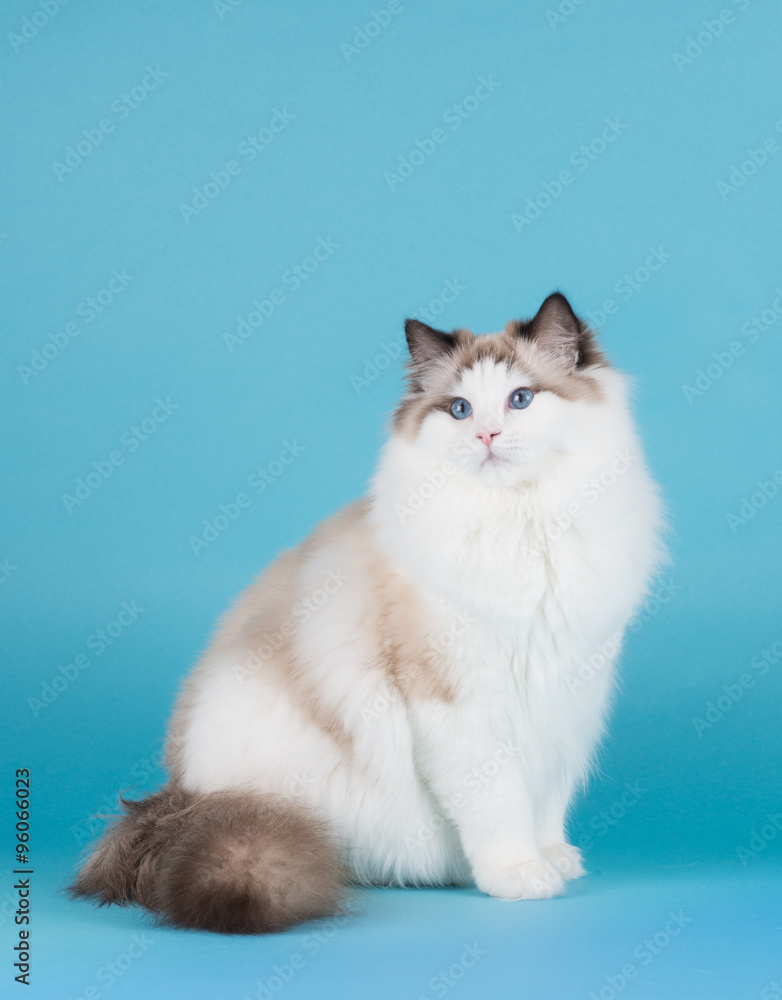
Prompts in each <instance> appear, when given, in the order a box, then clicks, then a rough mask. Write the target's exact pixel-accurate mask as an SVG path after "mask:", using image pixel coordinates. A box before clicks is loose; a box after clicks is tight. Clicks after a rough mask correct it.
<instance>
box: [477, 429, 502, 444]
mask: <svg viewBox="0 0 782 1000" xmlns="http://www.w3.org/2000/svg"><path fill="white" fill-rule="evenodd" d="M499 433H500V432H499V431H486V430H484V431H478V433H477V434H476V435H475V436H476V437H477V438H478V440H479V441H483V443H484V444H485V445H486V447H487V448H491V443H492V441H493V440H494V439H495V438H496V437H497V435H498V434H499Z"/></svg>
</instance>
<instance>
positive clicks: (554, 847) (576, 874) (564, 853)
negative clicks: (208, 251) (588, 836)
mask: <svg viewBox="0 0 782 1000" xmlns="http://www.w3.org/2000/svg"><path fill="white" fill-rule="evenodd" d="M543 854H544V856H545V858H546V860H547V861H548V862H549V863H550V864H552V865H553V866H554V867H555V868H556V869H557V871H558V872H559V873H560V875H561V876H562V878H563V879H565V880H566V881H570V880H571V879H574V878H581V876H582V875H586V869H585V868H584V865H583V858H582V857H581V851H579V849H578V848H577V847H573V846H572V845H571V844H565V843H564V842H560V843H558V844H549V845H548V846H547V847H544V848H543Z"/></svg>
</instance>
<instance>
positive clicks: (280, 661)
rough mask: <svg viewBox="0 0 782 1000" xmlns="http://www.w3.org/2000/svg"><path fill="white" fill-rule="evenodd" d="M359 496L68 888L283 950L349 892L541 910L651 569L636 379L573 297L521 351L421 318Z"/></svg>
mask: <svg viewBox="0 0 782 1000" xmlns="http://www.w3.org/2000/svg"><path fill="white" fill-rule="evenodd" d="M405 330H406V334H407V341H408V345H409V348H410V364H409V375H408V385H407V389H406V392H405V394H404V396H403V398H402V400H401V402H400V404H399V406H398V409H397V410H396V413H395V415H394V417H393V424H392V429H391V434H390V438H389V440H388V442H387V444H386V445H385V447H384V448H383V451H382V454H381V456H380V461H379V465H378V468H377V471H376V474H375V477H374V479H373V481H372V485H371V488H370V489H369V492H368V495H367V496H366V497H365V498H364V499H362V500H359V501H357V502H356V503H354V504H352V505H351V506H349V507H347V508H346V509H345V510H343V511H341V512H339V513H338V514H336V515H334V516H333V517H332V518H330V519H329V520H328V521H326V522H325V523H324V524H323V525H322V526H320V527H319V528H318V529H317V530H316V531H315V532H314V533H313V535H312V536H311V537H310V538H308V539H307V540H306V541H305V542H303V543H302V544H301V545H300V546H299V547H298V548H297V549H294V550H293V551H291V552H286V553H284V554H283V555H282V556H280V558H279V559H277V561H276V562H275V563H273V565H272V566H270V567H269V568H268V569H267V570H266V572H265V573H264V574H263V575H262V576H261V578H260V579H259V580H258V581H257V582H256V583H255V584H253V585H252V586H250V587H249V588H248V589H247V590H246V591H245V592H244V593H243V594H242V596H241V597H240V598H239V601H238V603H237V604H236V606H235V607H234V608H233V609H232V610H231V611H229V613H228V614H227V615H226V617H225V618H224V620H223V621H222V623H221V625H220V628H219V630H218V632H217V635H216V638H215V639H214V642H213V643H212V645H211V647H210V648H209V650H208V651H207V652H206V653H205V655H204V656H203V658H202V660H201V662H200V663H199V665H198V666H197V667H196V669H195V670H194V672H193V674H192V675H191V676H190V678H189V679H188V681H187V682H186V685H185V688H184V691H183V693H182V695H181V696H180V699H179V702H178V705H177V708H176V711H175V712H174V716H173V719H172V722H171V726H170V731H169V737H168V744H167V765H168V769H169V772H170V778H169V782H168V784H167V785H166V786H165V787H164V788H163V789H162V790H161V791H159V792H158V793H157V794H155V795H152V796H150V797H149V798H146V799H143V800H141V801H136V802H126V803H125V815H124V816H123V817H122V818H121V819H119V820H118V821H117V822H116V823H115V824H114V825H113V826H112V827H110V828H109V829H108V831H107V832H106V834H105V835H104V836H103V838H102V840H101V841H100V842H99V843H98V845H97V847H96V849H95V851H94V853H93V854H92V856H91V857H90V859H89V860H88V861H87V862H86V864H85V866H84V867H83V869H82V871H81V872H80V873H79V875H78V877H77V878H76V881H75V883H74V885H73V886H72V888H71V892H72V893H74V894H75V895H80V896H91V897H94V898H95V899H96V900H98V901H99V902H101V903H130V902H133V903H140V904H141V905H143V906H145V907H147V908H148V909H149V910H151V911H153V913H154V914H156V916H157V918H158V919H159V920H161V921H163V922H166V923H169V924H172V925H174V926H177V927H190V928H203V929H207V930H213V931H221V932H225V933H262V932H268V931H278V930H282V929H284V928H286V927H289V926H291V925H294V924H296V923H299V922H302V921H305V920H309V919H312V918H315V917H323V916H326V915H329V914H333V913H335V912H337V911H338V910H339V909H340V908H341V907H342V905H343V901H344V899H345V891H346V886H347V885H349V884H350V883H354V884H356V883H360V884H373V885H451V884H475V885H477V886H478V888H479V889H481V890H482V891H483V892H485V893H488V894H490V895H492V896H497V897H500V898H502V899H541V898H546V897H550V896H554V895H557V894H559V893H561V892H563V891H564V888H565V882H566V881H567V880H568V879H572V878H577V877H578V876H579V875H581V874H583V868H582V866H581V859H580V855H579V851H578V850H577V849H576V848H574V847H572V846H571V845H569V844H568V843H567V841H566V837H565V814H566V812H567V809H568V805H569V803H570V802H571V800H572V798H573V794H574V791H575V790H576V789H577V787H578V785H579V782H581V781H582V779H583V778H584V777H585V774H586V772H587V770H588V768H589V764H590V760H591V757H592V755H593V751H594V749H595V746H596V743H597V741H598V739H599V737H600V735H601V732H602V730H603V726H604V720H605V715H606V707H607V702H608V700H609V696H610V692H611V689H612V675H613V672H614V670H613V668H614V662H615V660H616V656H617V654H618V651H619V645H620V642H621V635H622V631H623V628H624V626H625V624H626V622H627V621H628V619H629V618H630V617H631V616H632V614H633V613H634V611H635V610H636V609H637V607H638V605H639V602H640V601H641V600H642V599H643V596H644V592H645V588H646V586H647V584H648V582H649V580H650V577H651V575H652V574H653V572H654V571H655V569H656V568H657V566H658V564H659V560H660V557H661V551H662V550H661V546H660V542H659V533H660V527H661V514H660V504H659V500H658V495H657V490H656V488H655V486H654V484H653V482H652V480H651V479H650V477H649V474H648V472H647V469H646V465H645V463H644V459H643V456H642V453H641V449H640V446H639V442H638V439H637V436H636V431H635V429H634V426H633V422H632V418H631V415H630V411H629V409H628V402H627V395H628V393H627V384H626V381H625V379H624V378H623V377H622V375H620V374H619V373H618V372H617V371H616V370H614V369H613V368H611V367H610V366H609V364H608V362H607V361H606V359H605V357H604V356H603V354H602V353H601V352H600V350H599V349H598V348H597V346H596V344H595V340H594V334H593V333H592V331H591V330H590V329H589V328H588V327H587V326H586V324H585V323H583V322H582V321H581V320H579V319H578V318H577V317H576V316H575V315H574V313H573V311H572V310H571V307H570V305H569V303H568V301H567V300H566V299H565V298H564V296H562V295H561V294H559V293H555V294H554V295H551V296H549V297H548V298H547V299H546V301H545V302H544V303H543V305H542V306H541V308H540V310H539V312H538V314H537V315H536V316H535V317H534V319H532V320H523V321H512V322H510V323H508V325H507V327H506V328H505V330H504V332H502V333H497V334H491V335H485V336H478V337H476V336H474V335H473V334H472V333H470V332H468V331H467V330H456V331H454V332H453V333H443V332H441V331H438V330H434V329H432V328H430V327H428V326H426V325H424V324H423V323H420V322H417V321H415V320H408V321H407V323H406V326H405Z"/></svg>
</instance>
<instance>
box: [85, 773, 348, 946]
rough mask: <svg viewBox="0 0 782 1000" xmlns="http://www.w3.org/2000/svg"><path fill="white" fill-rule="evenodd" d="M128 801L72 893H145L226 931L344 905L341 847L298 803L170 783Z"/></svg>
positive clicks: (192, 922)
mask: <svg viewBox="0 0 782 1000" xmlns="http://www.w3.org/2000/svg"><path fill="white" fill-rule="evenodd" d="M123 807H124V815H123V816H122V817H121V818H119V819H118V820H116V821H115V822H114V824H113V825H112V826H111V827H109V829H108V830H107V831H106V833H105V834H104V835H103V837H102V838H101V840H100V842H99V843H98V845H97V847H96V848H95V850H94V852H93V854H92V855H91V857H90V858H89V859H88V861H87V862H86V864H85V865H84V867H83V868H82V869H81V871H80V872H79V874H78V876H77V877H76V879H75V881H74V883H73V884H72V885H71V886H69V888H68V891H69V893H70V894H71V895H72V896H77V897H79V896H87V897H92V898H93V899H94V900H95V901H96V902H98V903H99V904H100V905H103V904H105V903H119V904H120V905H122V904H127V903H139V904H140V905H141V906H145V907H146V908H147V909H148V910H151V911H152V912H153V913H154V914H155V915H156V916H157V918H158V920H159V921H160V922H161V923H165V924H169V925H171V926H173V927H184V928H193V929H198V930H208V931H217V932H218V933H221V934H265V933H269V932H274V931H281V930H285V929H286V928H287V927H291V926H293V925H294V924H298V923H303V922H304V921H306V920H312V919H315V918H317V917H327V916H333V915H334V914H335V913H337V912H338V911H339V909H340V902H341V899H342V897H343V893H344V887H345V873H344V870H343V866H342V862H341V859H340V856H339V852H338V850H337V847H336V845H335V844H334V842H333V840H332V839H331V837H330V836H329V833H328V830H327V828H326V825H325V824H324V823H322V822H321V821H319V820H317V819H315V818H314V817H312V816H311V815H310V814H309V813H307V812H305V810H304V809H302V808H299V807H298V806H293V805H291V804H289V803H288V802H284V801H282V800H277V799H273V798H262V797H260V796H254V795H251V794H246V793H240V792H210V793H208V794H204V795H197V794H194V793H191V792H186V791H184V790H183V789H181V788H177V787H175V786H167V787H165V788H163V789H162V790H161V791H159V792H158V793H157V794H155V795H152V796H150V797H149V798H147V799H142V800H141V801H138V802H128V801H124V802H123Z"/></svg>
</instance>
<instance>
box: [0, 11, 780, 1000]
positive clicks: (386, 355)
mask: <svg viewBox="0 0 782 1000" xmlns="http://www.w3.org/2000/svg"><path fill="white" fill-rule="evenodd" d="M2 28H3V35H4V37H3V38H2V40H0V42H1V44H0V49H1V50H2V62H3V69H4V78H5V81H6V82H5V87H4V94H5V97H4V101H3V104H2V135H3V138H4V140H5V155H4V158H3V159H4V173H5V176H4V183H3V189H2V211H1V213H0V254H2V256H3V274H4V290H3V297H2V298H3V313H4V323H3V326H4V338H3V347H2V358H3V364H2V366H1V368H0V379H1V380H2V403H3V407H4V408H5V411H6V412H5V416H4V419H3V430H4V433H3V435H2V448H3V453H4V467H5V474H4V485H5V488H4V490H3V498H2V505H3V514H4V518H3V532H2V539H1V548H0V562H1V565H0V580H1V581H2V582H1V583H0V603H1V604H2V614H3V620H4V621H3V625H4V633H3V634H4V643H3V646H4V652H5V654H6V662H5V665H4V677H5V679H6V683H5V696H4V698H3V703H2V728H3V733H4V734H5V736H6V737H7V738H6V739H5V740H4V743H5V744H6V753H5V754H4V757H5V766H4V768H3V772H2V773H3V779H2V782H0V784H2V786H3V797H4V803H5V805H4V807H3V816H4V818H3V828H4V830H5V831H6V834H5V838H4V845H5V846H4V847H3V849H2V850H3V855H2V868H3V870H4V872H5V874H4V876H3V878H4V885H3V886H2V887H0V920H2V935H3V941H4V944H3V965H2V972H0V975H2V977H3V979H2V995H3V996H14V995H16V993H17V992H18V993H19V995H22V992H23V987H22V986H20V985H17V984H15V983H14V982H13V977H14V973H15V970H13V967H12V966H13V958H12V955H13V954H14V953H13V950H12V949H13V945H14V944H15V943H17V940H18V938H17V933H16V932H17V930H18V929H19V928H18V927H17V926H15V924H14V916H13V914H14V912H15V909H16V908H18V902H17V900H18V891H19V890H17V889H14V888H13V887H14V884H15V882H14V880H15V878H16V876H15V875H14V874H13V869H14V868H15V867H16V866H17V864H18V863H17V861H16V860H15V856H14V854H13V847H14V842H13V838H12V827H13V824H14V822H15V818H14V814H13V809H12V807H11V799H12V794H13V785H14V772H15V769H16V768H29V770H30V772H31V775H32V792H31V812H32V817H31V831H32V832H31V837H30V841H29V842H28V843H29V847H30V851H29V857H30V859H31V862H32V867H33V868H34V875H33V876H31V880H32V881H31V896H30V899H31V901H32V911H31V912H32V924H31V925H30V928H31V937H30V939H29V941H30V942H31V944H30V947H31V956H32V957H31V964H32V975H31V987H30V988H28V989H27V990H26V991H24V995H26V996H29V997H42V998H46V1000H50V998H52V997H55V996H58V997H63V998H65V997H72V998H74V1000H75V998H77V997H84V998H85V1000H96V998H97V997H109V998H112V1000H113V998H117V1000H119V998H121V997H150V998H151V997H155V998H157V997H164V996H174V995H177V996H188V997H191V998H196V997H205V998H207V997H208V998H209V1000H242V998H245V997H253V998H255V997H258V998H259V1000H265V998H266V997H267V996H272V995H274V996H277V995H282V996H284V997H285V998H286V1000H295V998H298V997H314V996H318V997H322V998H327V997H335V998H337V997H339V998H344V997H353V996H356V997H358V996H373V997H394V998H397V997H400V998H401V997H411V998H419V997H427V998H430V997H439V996H444V995H446V993H448V994H450V995H452V996H453V998H454V1000H457V998H468V997H469V998H486V997H488V998H492V1000H501V998H506V997H508V998H510V997H524V998H549V997H550V998H557V1000H559V998H563V997H568V998H570V997H585V998H586V997H593V996H597V997H600V998H601V1000H612V998H613V997H614V996H615V995H618V994H619V993H623V992H624V993H625V994H626V996H627V997H637V998H639V1000H640V998H644V997H657V996H665V997H687V998H689V997H694V996H697V997H730V998H733V1000H735V998H737V997H747V998H749V997H757V996H761V997H764V1000H768V998H771V997H779V996H782V986H778V988H777V987H775V986H773V985H772V984H773V983H774V982H776V981H777V980H782V948H780V925H781V924H782V921H781V920H780V889H782V877H780V876H781V874H782V869H781V867H780V856H781V854H780V850H779V844H780V841H781V840H782V835H781V833H782V804H781V803H780V795H779V788H780V766H781V764H782V752H781V751H780V739H779V716H780V699H781V698H782V622H781V621H780V615H779V603H780V582H781V579H780V565H781V564H782V560H780V554H781V553H780V528H779V526H780V515H781V514H782V450H781V449H780V416H781V415H782V414H781V406H780V392H779V378H780V375H781V374H782V364H781V362H782V347H781V346H780V330H782V270H781V268H780V262H781V261H782V254H781V253H780V250H782V230H781V229H780V225H779V213H778V206H779V194H780V181H781V180H782V103H780V92H781V90H780V85H781V84H782V69H781V68H780V61H779V32H780V28H782V17H781V16H780V10H779V7H778V5H775V4H772V3H764V2H762V0H752V2H750V0H733V2H731V0H691V2H690V3H688V4H686V5H683V4H680V3H678V2H675V0H662V2H658V3H655V4H646V5H638V4H636V5H627V4H619V3H616V2H613V3H612V2H609V0H581V2H577V0H561V2H557V0H534V2H530V3H525V4H520V3H510V2H497V3H488V4H474V3H468V2H467V0H451V2H449V3H446V2H445V0H390V2H388V3H385V5H384V4H383V0H377V3H376V5H375V6H371V5H369V3H365V2H363V0H340V2H338V3H330V4H316V3H314V2H311V3H309V4H305V3H298V4H296V3H294V4H289V5H287V6H280V5H268V4H265V5H262V4H260V3H257V2H255V0H225V2H223V0H216V2H214V3H212V2H210V0H197V2H189V3H185V2H184V0H169V2H166V3H164V2H162V0H160V2H154V0H136V2H117V3H111V4H100V3H97V2H96V0H72V2H70V3H63V2H62V0H14V2H12V3H8V4H6V5H5V6H4V9H3V13H2ZM554 288H561V289H562V290H564V291H565V292H566V293H567V294H568V295H569V296H570V298H571V300H572V302H573V304H574V306H575V308H576V309H577V310H578V311H580V312H581V313H582V314H584V315H586V316H587V317H589V318H590V319H591V320H592V321H593V322H594V323H595V324H596V325H597V326H598V327H599V328H600V330H601V334H602V341H603V344H604V346H605V348H606V349H607V351H608V353H609V355H610V357H611V358H612V359H613V360H614V362H615V363H616V364H617V365H619V366H621V367H622V368H623V369H624V370H626V371H627V372H629V373H630V374H631V375H632V376H633V378H634V380H635V383H636V401H637V413H638V419H639V422H640V425H641V428H642V432H643V436H644V439H645V441H646V444H647V448H648V452H649V456H650V462H651V465H652V468H653V471H654V473H655V475H656V477H657V478H658V479H659V480H660V481H661V483H662V484H663V489H664V494H665V497H666V501H667V505H668V508H669V510H670V516H671V522H672V525H673V533H672V539H671V547H672V552H673V556H674V563H673V566H672V568H671V569H670V572H666V573H665V574H664V575H663V576H662V577H661V578H660V581H659V584H658V586H657V595H656V596H655V597H654V598H653V599H652V600H651V601H650V603H649V604H648V605H647V607H646V608H645V610H644V611H643V613H642V615H641V617H640V618H639V620H638V621H637V623H636V625H635V626H634V630H633V632H632V634H631V635H630V637H629V640H628V643H627V648H626V652H625V655H624V657H623V668H622V690H621V693H620V696H619V698H618V702H617V709H616V711H615V714H614V717H613V721H612V727H611V734H610V738H609V739H608V740H607V742H606V745H605V747H604V750H603V753H602V756H601V761H600V766H599V768H598V771H597V773H596V775H595V778H594V780H593V782H592V784H591V786H590V788H589V790H588V793H587V795H586V796H584V797H583V798H582V799H581V801H580V802H579V804H578V807H577V809H576V810H575V812H574V815H573V818H572V823H571V833H572V837H573V838H574V839H575V841H576V842H577V843H581V844H582V845H584V846H585V848H586V855H587V861H588V864H589V867H590V876H589V878H587V879H585V880H582V881H581V882H579V883H577V884H574V885H573V887H572V889H571V891H570V893H569V895H568V896H567V897H565V898H563V899H557V900H552V901H549V902H542V903H529V904H523V903H520V904H516V905H513V906H510V905H506V904H503V903H500V902H497V901H494V900H490V899H487V898H485V897H482V896H481V895H480V894H479V893H477V892H476V891H467V890H464V891H457V890H442V891H412V890H411V891H392V890H385V891H380V890H378V891H372V892H368V893H366V894H365V895H364V897H363V899H362V907H363V915H361V916H359V917H357V918H356V919H354V920H352V921H351V922H349V923H347V924H343V925H337V924H330V925H323V926H313V927H307V928H304V929H302V930H300V931H295V932H292V933H288V934H285V935H279V936H272V937H268V938H263V939H261V938H257V939H255V938H252V939H241V940H240V939H226V938H220V937H217V936H209V935H206V934H188V933H182V932H175V931H169V930H160V929H155V928H150V926H149V925H148V924H147V923H146V922H145V920H144V917H143V915H142V914H140V913H138V912H135V911H122V910H114V909H112V910H108V911H107V910H103V911H97V910H93V909H92V908H90V907H89V906H87V905H85V904H73V903H70V902H68V901H67V900H65V899H64V897H63V896H62V895H61V893H60V887H61V886H62V884H63V883H64V881H65V880H66V878H67V876H68V874H69V872H70V870H71V867H72V865H73V862H74V859H75V857H76V855H77V854H78V852H79V850H80V849H81V847H82V846H83V845H84V844H85V843H86V842H87V841H88V840H89V839H90V837H91V836H92V834H94V833H95V832H98V831H99V830H100V829H101V824H102V820H101V819H99V818H92V819H91V817H95V816H96V814H100V813H105V812H106V811H107V810H110V809H111V808H112V805H113V802H114V800H115V798H116V794H117V792H118V791H120V790H123V789H127V788H131V787H132V789H133V793H134V794H136V793H139V792H141V791H142V790H145V789H151V788H154V787H155V786H156V785H157V784H158V783H159V782H160V781H161V780H162V777H163V776H162V773H161V771H160V768H159V764H160V748H161V744H162V737H163V733H164V728H165V723H166V718H167V715H168V713H169V709H170V706H171V703H172V700H173V698H174V695H175V692H176V690H177V686H178V684H179V683H180V680H181V678H182V677H183V675H184V674H185V672H186V671H187V670H188V668H189V666H190V665H191V664H192V662H193V660H194V659H195V657H196V656H197V655H198V653H199V651H200V650H201V649H202V648H203V646H204V644H205V642H206V641H207V637H208V634H209V631H210V628H211V626H212V623H213V622H214V619H215V618H216V616H217V615H218V614H219V613H220V612H221V611H222V610H223V609H224V608H225V607H226V605H227V603H228V602H229V600H230V599H231V598H232V597H233V596H234V595H235V594H236V593H237V592H238V591H239V590H240V589H241V588H242V587H243V586H245V585H246V584H247V583H248V582H249V580H250V579H251V578H252V576H253V575H254V574H255V573H256V572H257V571H258V570H259V569H260V568H261V567H262V566H263V565H264V564H265V563H267V562H268V561H269V560H270V559H271V558H272V557H273V555H274V554H275V553H276V552H278V551H279V550H280V549H282V548H283V547H287V546H290V545H293V544H295V543H296V542H298V541H299V540H300V539H302V538H303V537H304V536H305V535H306V534H307V533H308V532H309V531H310V530H311V529H312V527H313V526H314V525H315V524H316V523H317V522H318V521H320V520H321V519H322V518H323V517H325V516H326V515H328V514H329V513H330V512H332V511H334V510H335V509H336V508H338V507H339V506H341V505H342V504H344V503H345V502H347V501H349V500H350V499H352V498H354V497H355V496H357V495H359V494H360V493H361V492H362V491H363V489H364V488H365V485H366V483H367V480H368V477H369V475H370V474H371V471H372V468H373V463H374V460H375V456H376V454H377V450H378V447H379V444H380V442H381V440H382V437H383V434H384V428H385V425H386V421H387V418H388V414H389V412H390V410H391V408H392V407H393V406H394V403H395V401H396V399H397V397H398V394H399V391H400V385H401V371H402V361H403V357H402V354H401V343H402V342H401V340H400V336H401V329H402V322H403V319H404V317H405V316H408V315H416V316H419V317H421V318H423V319H428V320H429V321H430V322H432V323H433V324H435V325H442V326H444V327H446V328H451V327H453V326H460V325H463V326H468V327H470V328H472V329H474V330H477V331H486V330H494V329H498V328H500V327H501V326H502V325H504V323H505V322H506V321H507V320H508V319H509V318H511V317H514V316H520V315H522V316H523V315H529V314H532V313H533V312H534V311H535V310H536V309H537V307H538V306H539V304H540V302H541V301H542V299H543V298H544V297H545V295H547V294H548V293H549V292H550V291H551V290H552V289H554ZM3 560H4V561H3ZM763 991H765V992H763Z"/></svg>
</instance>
